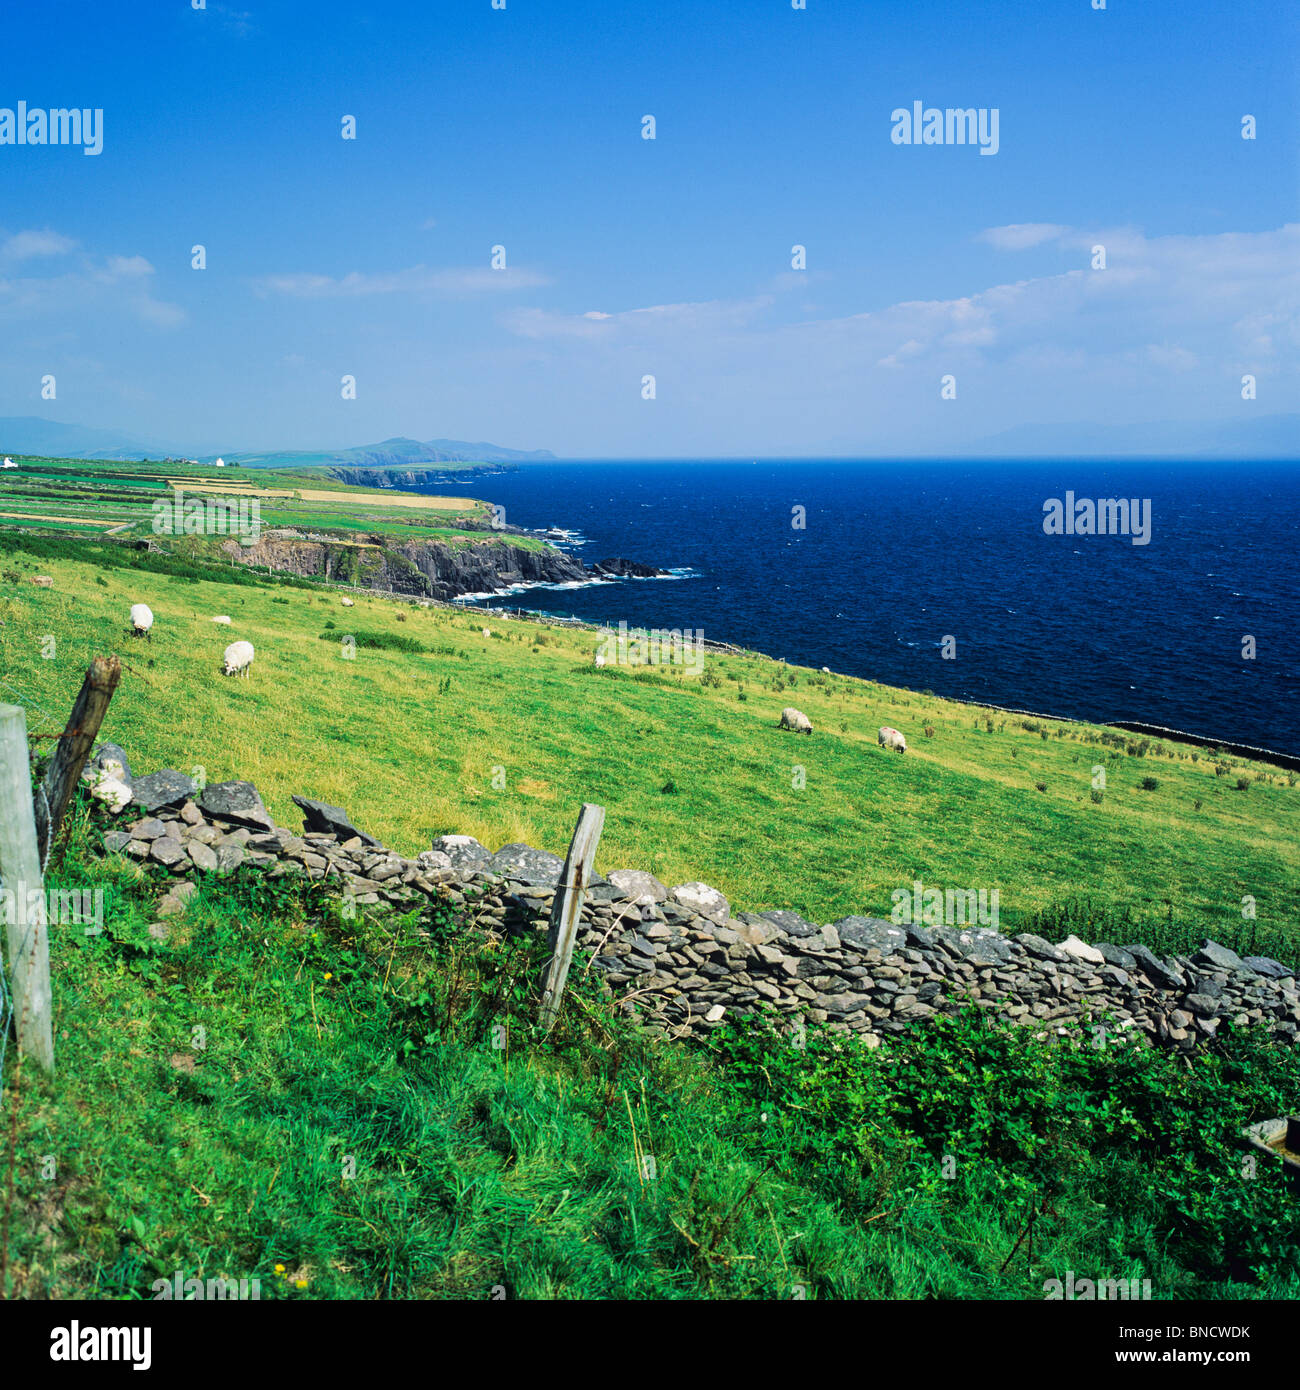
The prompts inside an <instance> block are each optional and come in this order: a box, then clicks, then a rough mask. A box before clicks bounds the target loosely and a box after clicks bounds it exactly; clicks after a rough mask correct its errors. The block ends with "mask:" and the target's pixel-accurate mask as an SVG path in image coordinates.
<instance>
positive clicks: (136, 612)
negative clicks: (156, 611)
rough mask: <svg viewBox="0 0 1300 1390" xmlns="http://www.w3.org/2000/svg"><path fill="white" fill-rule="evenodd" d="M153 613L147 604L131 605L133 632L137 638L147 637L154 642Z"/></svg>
mask: <svg viewBox="0 0 1300 1390" xmlns="http://www.w3.org/2000/svg"><path fill="white" fill-rule="evenodd" d="M152 627H153V613H152V611H151V610H150V608H149V605H148V604H147V603H133V604H132V605H131V631H132V633H133V634H134V635H135V636H136V637H146V638H148V640H149V641H150V642H152V641H153V633H152V631H151V629H152Z"/></svg>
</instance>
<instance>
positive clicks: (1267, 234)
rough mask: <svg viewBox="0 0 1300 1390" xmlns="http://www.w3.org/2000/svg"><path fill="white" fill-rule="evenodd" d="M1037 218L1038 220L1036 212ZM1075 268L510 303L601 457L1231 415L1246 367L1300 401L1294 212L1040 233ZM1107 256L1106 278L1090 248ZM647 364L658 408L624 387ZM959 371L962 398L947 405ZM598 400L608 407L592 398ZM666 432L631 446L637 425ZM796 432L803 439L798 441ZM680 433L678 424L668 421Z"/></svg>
mask: <svg viewBox="0 0 1300 1390" xmlns="http://www.w3.org/2000/svg"><path fill="white" fill-rule="evenodd" d="M1035 225H1037V226H1044V225H1046V224H1035ZM1052 235H1053V236H1054V237H1055V238H1056V239H1057V240H1058V241H1059V243H1060V245H1061V246H1062V247H1063V248H1064V249H1066V250H1067V251H1070V250H1074V251H1077V253H1078V254H1077V259H1075V260H1074V264H1073V265H1072V267H1071V268H1070V269H1068V270H1065V271H1062V272H1060V273H1058V274H1053V275H1045V276H1038V277H1034V278H1028V279H1022V280H1014V281H1008V282H1004V283H999V284H993V285H989V286H987V287H984V288H981V289H976V290H973V291H972V292H970V293H968V294H964V295H961V296H957V297H954V298H950V299H934V300H906V301H901V302H898V303H895V304H891V305H886V306H884V307H882V308H879V309H873V310H871V311H868V312H865V313H860V314H848V315H841V316H837V317H821V316H818V317H813V316H809V317H805V318H803V319H802V320H799V321H795V322H791V321H789V319H788V317H787V315H788V308H789V306H788V301H786V300H785V299H784V297H777V296H772V295H767V296H756V297H753V298H748V299H736V300H708V301H699V302H690V303H678V304H658V305H652V306H648V307H646V308H641V309H622V310H618V311H606V310H587V311H585V312H575V313H561V312H557V311H555V310H551V309H543V308H527V309H520V310H517V311H515V312H513V313H509V314H507V315H505V316H504V320H503V321H504V322H505V324H506V326H507V327H508V328H509V329H510V330H511V331H512V332H513V333H514V334H515V335H516V336H517V337H519V338H521V339H525V340H529V342H530V343H531V344H532V347H533V350H534V352H535V356H534V357H533V358H532V359H530V360H531V361H532V362H533V363H534V364H535V365H537V366H538V369H539V370H544V369H549V370H552V371H554V372H555V374H556V379H557V380H563V381H565V382H566V383H568V384H569V385H570V387H571V386H572V383H574V382H581V383H583V389H584V399H585V400H587V401H588V402H589V403H592V407H593V408H592V411H591V413H590V417H589V418H588V419H585V420H584V421H583V423H582V425H581V426H579V427H578V428H579V429H585V430H588V431H590V432H594V431H596V430H598V429H599V428H602V427H603V428H606V429H607V430H611V431H613V432H614V437H611V438H610V439H608V440H605V441H601V440H600V439H599V438H595V439H593V440H592V441H591V442H590V443H589V444H587V445H586V447H587V448H588V449H589V450H591V451H593V452H598V451H600V450H602V449H604V450H613V449H617V448H618V447H620V445H622V447H623V448H624V449H625V450H631V451H633V452H635V451H636V450H637V449H642V450H644V449H645V448H652V447H668V446H669V445H672V444H675V443H677V441H678V440H679V439H680V440H681V441H682V444H681V447H683V448H685V449H686V450H688V451H689V450H692V449H696V448H703V449H708V448H710V447H712V448H714V449H718V450H721V451H722V452H728V451H730V450H732V449H738V450H739V451H741V452H745V451H747V450H748V449H751V448H755V447H762V448H763V449H764V450H765V451H766V452H769V453H780V452H783V451H785V452H796V453H798V452H808V451H809V449H810V448H812V450H813V451H814V452H815V450H816V447H817V446H816V445H815V444H814V443H813V441H814V440H824V441H831V442H834V441H851V440H854V439H856V440H858V441H859V443H858V444H857V446H852V445H848V446H846V447H848V448H850V450H851V449H852V448H853V447H857V448H863V447H867V446H868V445H869V446H870V447H871V448H872V449H879V448H881V447H898V448H899V449H900V450H901V451H904V452H916V451H917V450H918V448H921V447H922V446H923V445H924V446H927V447H928V446H940V447H947V446H948V445H950V444H951V445H954V446H957V447H960V442H961V441H962V440H963V439H964V440H967V441H971V440H974V439H977V438H980V437H982V436H984V435H987V434H991V433H993V432H995V431H997V430H999V429H1004V428H1007V427H1009V426H1012V425H1017V424H1020V423H1023V422H1025V421H1028V420H1034V419H1046V420H1061V419H1069V418H1084V417H1087V416H1089V415H1093V414H1096V413H1100V414H1101V415H1103V416H1106V415H1109V416H1110V417H1111V418H1131V419H1142V418H1147V419H1170V418H1177V417H1179V416H1180V415H1181V416H1193V417H1199V416H1204V415H1206V414H1207V413H1208V414H1213V413H1214V411H1215V410H1216V409H1220V410H1221V411H1222V412H1225V413H1226V412H1227V411H1230V410H1231V409H1233V408H1234V407H1235V406H1236V404H1237V387H1236V385H1235V384H1234V383H1235V382H1236V381H1237V380H1238V378H1239V377H1240V375H1241V374H1242V373H1244V372H1256V373H1259V374H1261V375H1260V379H1261V381H1264V380H1265V379H1266V378H1267V379H1268V381H1269V383H1270V384H1269V391H1270V395H1269V400H1270V408H1271V409H1274V410H1281V411H1285V410H1294V409H1300V224H1292V225H1288V226H1284V227H1280V228H1277V229H1275V230H1271V231H1263V232H1252V233H1230V234H1224V235H1210V236H1166V237H1145V236H1143V235H1142V233H1141V232H1139V231H1135V230H1133V229H1132V228H1116V229H1108V230H1100V231H1094V230H1087V231H1083V230H1079V229H1072V228H1066V227H1062V228H1057V227H1055V226H1054V227H1053V228H1052ZM1098 242H1100V243H1102V244H1104V245H1105V246H1106V249H1107V265H1108V268H1107V269H1105V270H1093V269H1092V268H1091V247H1092V246H1093V245H1095V244H1097V243H1098ZM644 372H651V373H654V374H655V376H656V378H657V381H658V396H657V399H656V403H655V411H656V413H655V414H654V415H650V414H647V413H645V412H643V411H637V412H636V414H635V416H634V417H633V419H634V420H635V422H636V423H635V424H634V423H632V421H631V420H629V421H628V422H627V423H625V417H624V416H623V415H622V414H621V413H620V412H621V410H622V408H623V407H622V406H620V405H617V404H615V403H614V402H621V401H625V400H626V401H629V402H632V403H633V404H634V405H639V404H640V397H639V394H638V393H637V392H636V391H633V390H632V388H631V387H630V386H629V385H628V383H629V382H632V383H635V382H638V381H639V380H640V377H641V375H642V373H644ZM949 372H952V373H956V374H957V375H958V377H959V380H960V383H961V385H960V389H959V394H958V398H957V399H958V401H959V402H960V405H953V407H952V408H951V409H947V410H946V411H945V407H946V406H947V405H949V404H951V403H947V402H945V403H943V404H942V405H941V403H940V397H939V380H940V377H941V376H942V375H943V374H946V373H949ZM602 400H609V401H610V402H611V404H610V405H609V407H608V418H607V419H604V420H602V419H601V417H600V416H599V414H598V412H599V409H600V407H599V406H598V405H596V403H597V402H600V401H602ZM647 429H650V430H661V431H663V432H662V433H661V434H657V435H653V436H649V437H647V438H639V435H638V431H639V432H640V433H644V432H645V431H646V430H647ZM801 429H803V430H806V431H812V432H813V433H810V434H808V435H807V437H806V438H804V437H801V433H800V431H801ZM674 431H680V434H676V433H674Z"/></svg>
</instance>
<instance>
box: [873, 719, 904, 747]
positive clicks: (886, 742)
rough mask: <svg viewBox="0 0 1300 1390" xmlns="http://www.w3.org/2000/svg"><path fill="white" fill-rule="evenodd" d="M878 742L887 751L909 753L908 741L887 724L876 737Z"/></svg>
mask: <svg viewBox="0 0 1300 1390" xmlns="http://www.w3.org/2000/svg"><path fill="white" fill-rule="evenodd" d="M876 742H877V743H878V744H879V745H880V746H881V747H882V748H885V749H892V750H893V751H894V752H895V753H906V752H907V740H906V739H905V738H904V737H903V735H902V734H900V733H899V732H898V730H897V729H891V728H890V727H889V726H888V725H887V724H886V725H883V726H882V727H881V730H880V732H879V733H878V734H877V735H876Z"/></svg>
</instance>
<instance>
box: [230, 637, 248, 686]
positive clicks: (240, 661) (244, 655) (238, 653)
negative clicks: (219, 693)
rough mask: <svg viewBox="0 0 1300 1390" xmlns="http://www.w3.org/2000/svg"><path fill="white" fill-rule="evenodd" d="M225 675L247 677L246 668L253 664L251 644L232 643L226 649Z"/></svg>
mask: <svg viewBox="0 0 1300 1390" xmlns="http://www.w3.org/2000/svg"><path fill="white" fill-rule="evenodd" d="M225 660H226V675H228V676H244V677H245V678H247V676H248V668H249V667H250V666H251V665H252V664H253V644H252V643H251V642H232V643H231V644H230V645H229V646H228V647H227V648H226V658H225Z"/></svg>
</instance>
